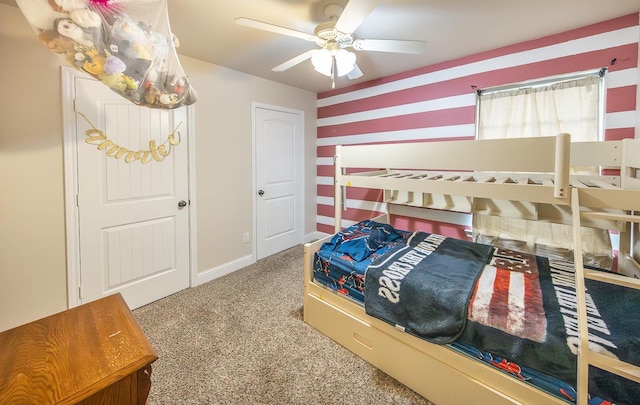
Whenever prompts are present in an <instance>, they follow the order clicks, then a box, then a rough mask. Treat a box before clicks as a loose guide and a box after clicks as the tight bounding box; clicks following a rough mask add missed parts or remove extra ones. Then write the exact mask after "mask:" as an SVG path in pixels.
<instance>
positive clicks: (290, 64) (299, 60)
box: [271, 49, 319, 72]
mask: <svg viewBox="0 0 640 405" xmlns="http://www.w3.org/2000/svg"><path fill="white" fill-rule="evenodd" d="M318 51H319V49H312V50H310V51H307V52H305V53H303V54H300V55H298V56H296V57H295V58H291V59H289V60H288V61H286V62H284V63H283V64H281V65H278V66H276V67H274V68H273V69H271V70H273V71H274V72H282V71H283V70H287V69H289V68H292V67H294V66H295V65H297V64H298V63H302V62H304V61H305V60H307V59H309V58H310V57H312V56H313V54H314V53H316V52H318Z"/></svg>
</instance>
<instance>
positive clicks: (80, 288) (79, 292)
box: [78, 286, 82, 302]
mask: <svg viewBox="0 0 640 405" xmlns="http://www.w3.org/2000/svg"><path fill="white" fill-rule="evenodd" d="M78 300H80V302H82V287H80V286H79V287H78Z"/></svg>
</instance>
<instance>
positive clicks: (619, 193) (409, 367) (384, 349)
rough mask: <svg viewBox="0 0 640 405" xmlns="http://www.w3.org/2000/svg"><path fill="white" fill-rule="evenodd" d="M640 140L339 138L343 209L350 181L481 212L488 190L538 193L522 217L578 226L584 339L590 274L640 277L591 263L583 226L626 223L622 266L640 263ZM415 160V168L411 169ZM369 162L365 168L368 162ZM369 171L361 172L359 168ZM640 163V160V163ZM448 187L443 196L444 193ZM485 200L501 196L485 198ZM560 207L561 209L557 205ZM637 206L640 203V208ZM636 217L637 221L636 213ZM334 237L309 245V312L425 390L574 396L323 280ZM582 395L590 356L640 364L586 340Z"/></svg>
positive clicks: (624, 369) (634, 282)
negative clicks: (418, 329)
mask: <svg viewBox="0 0 640 405" xmlns="http://www.w3.org/2000/svg"><path fill="white" fill-rule="evenodd" d="M571 166H601V167H613V168H620V171H621V173H620V176H570V174H569V173H570V167H571ZM637 168H640V140H625V141H611V142H588V143H574V144H571V143H570V136H569V135H567V134H560V135H558V136H556V137H542V138H522V139H507V140H482V141H450V142H423V143H404V144H392V145H361V146H337V147H336V153H335V199H334V205H335V219H336V228H335V231H336V232H338V231H339V230H340V229H341V228H342V226H341V225H342V210H343V206H344V204H343V190H346V188H347V187H364V188H372V189H382V190H385V200H386V201H385V202H386V203H387V207H388V211H387V213H386V214H384V215H381V216H380V217H377V218H376V220H378V221H381V222H388V221H389V220H390V214H389V211H390V210H391V208H390V207H391V205H390V204H392V203H400V204H403V205H405V206H407V205H408V206H416V207H421V208H419V209H418V210H419V211H425V210H424V209H423V208H437V209H450V210H453V211H467V212H472V210H473V206H474V203H475V202H479V201H484V199H490V200H496V199H497V200H500V201H504V200H506V201H518V202H524V203H526V204H529V206H528V207H529V208H527V209H525V210H524V211H526V213H525V214H523V217H526V218H527V219H533V220H537V221H553V222H563V223H569V224H572V225H573V229H574V232H573V238H574V240H573V243H574V246H577V247H578V248H576V249H575V258H574V260H575V263H576V268H577V270H576V278H577V280H576V281H577V288H578V305H579V307H580V308H579V313H580V322H579V326H580V330H581V347H587V346H588V344H587V334H586V330H587V329H586V303H585V291H584V278H583V277H590V278H595V279H599V280H603V281H607V282H614V283H617V284H622V285H625V286H628V287H632V288H640V283H639V282H638V281H639V280H638V279H633V278H630V277H624V276H612V277H605V276H606V274H604V273H602V272H590V271H587V270H584V269H583V267H582V250H581V248H580V247H581V245H582V241H581V235H580V232H579V229H580V227H581V226H590V227H600V228H603V229H617V230H619V231H620V240H621V242H620V250H621V253H620V264H619V265H620V266H622V267H624V268H627V269H630V270H629V272H630V273H634V272H635V273H636V274H640V272H638V269H640V266H638V262H637V256H636V258H635V259H634V258H633V255H632V252H631V249H632V247H633V244H634V242H635V241H636V240H637V235H638V231H637V228H635V227H637V224H638V222H640V215H636V213H635V212H638V211H640V179H637V178H636V170H637ZM409 169H411V170H409ZM362 170H366V171H364V172H363V171H362ZM356 171H358V172H356ZM638 172H639V173H640V170H638ZM443 196H444V197H443ZM480 205H482V206H483V207H485V208H486V207H487V206H490V205H491V204H488V205H487V204H480ZM548 207H556V209H548ZM634 211H635V212H634ZM629 222H630V223H634V224H635V225H634V226H635V227H634V226H628V225H627V223H629ZM330 237H331V236H328V237H326V238H323V239H321V240H318V241H316V242H313V243H308V244H306V245H305V247H304V255H305V258H304V260H305V269H304V281H305V282H304V285H305V293H304V320H305V322H307V323H308V324H309V325H311V326H313V327H315V328H316V329H318V330H319V331H320V332H322V333H324V334H325V335H327V336H329V337H331V338H332V339H333V340H335V341H336V342H337V343H339V344H341V345H342V346H344V347H346V348H347V349H349V350H350V351H352V352H353V353H355V354H357V355H358V356H360V357H362V358H363V359H364V360H366V361H368V362H369V363H371V364H372V365H374V366H375V367H377V368H379V369H380V370H382V371H384V372H385V373H387V374H389V375H390V376H392V377H393V378H395V379H397V380H398V381H400V382H401V383H403V384H405V385H406V386H408V387H409V388H411V389H413V390H414V391H416V392H417V393H419V394H420V395H422V396H424V397H425V398H427V399H429V400H430V401H432V402H435V403H436V404H437V405H443V404H469V403H476V404H485V403H486V404H566V402H564V401H562V400H559V399H557V398H555V397H553V396H551V395H549V394H547V393H545V392H543V391H541V390H539V389H536V388H535V387H533V386H531V385H529V384H526V383H524V382H521V381H519V380H517V379H516V378H513V377H512V376H509V375H506V374H505V373H503V372H501V371H499V370H496V369H494V368H491V367H489V366H487V365H486V364H483V363H481V362H480V361H477V360H475V359H472V358H470V357H468V356H465V355H462V354H459V353H458V352H456V351H454V350H453V349H451V348H449V347H447V346H439V345H435V344H431V343H429V342H427V341H424V340H422V339H419V338H416V337H414V336H411V335H409V334H406V333H404V332H401V331H399V330H397V329H395V328H393V327H392V326H391V325H389V324H387V323H385V322H383V321H380V320H378V319H375V318H373V317H370V316H368V315H366V314H365V311H364V307H363V306H362V305H360V304H358V303H355V302H354V301H352V300H350V299H347V298H345V297H343V296H340V295H338V294H336V293H334V292H333V291H330V290H329V289H327V288H325V287H323V286H321V285H320V284H317V283H315V282H314V280H313V258H314V253H315V252H316V251H317V250H318V249H319V248H320V246H321V245H322V243H324V242H326V241H327V240H328V239H329V238H330ZM578 364H579V366H578V400H577V402H578V403H579V404H580V405H583V404H586V401H587V393H586V392H587V391H586V390H587V387H586V385H587V384H586V381H587V372H588V364H593V365H596V366H598V367H600V368H603V369H605V370H608V371H612V372H614V373H616V374H620V375H622V376H624V377H626V378H629V379H632V380H634V381H636V382H640V368H638V367H635V366H631V365H628V364H625V363H621V362H617V361H612V360H611V359H610V358H607V357H604V356H602V355H598V354H597V353H594V352H591V351H585V350H582V351H581V353H580V355H579V360H578Z"/></svg>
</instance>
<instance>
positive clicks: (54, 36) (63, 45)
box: [38, 30, 76, 64]
mask: <svg viewBox="0 0 640 405" xmlns="http://www.w3.org/2000/svg"><path fill="white" fill-rule="evenodd" d="M38 39H40V42H42V43H43V44H44V45H45V46H46V47H47V48H49V50H50V51H52V52H55V53H63V54H65V55H66V56H67V57H66V59H67V62H69V63H71V64H73V61H74V55H75V53H76V52H75V45H76V43H75V42H73V41H72V40H70V39H69V38H67V37H63V36H62V35H60V34H59V33H58V31H55V30H46V31H42V32H41V33H39V34H38Z"/></svg>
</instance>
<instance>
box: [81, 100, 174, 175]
mask: <svg viewBox="0 0 640 405" xmlns="http://www.w3.org/2000/svg"><path fill="white" fill-rule="evenodd" d="M78 115H80V116H81V117H82V118H84V119H85V121H87V123H88V124H89V125H90V126H91V129H87V130H86V131H85V134H86V135H87V139H85V142H86V143H88V144H89V145H96V146H97V147H98V150H103V151H105V153H106V155H107V156H109V157H113V158H116V159H121V158H122V157H123V156H124V161H125V162H127V163H131V162H136V161H140V162H141V163H143V164H146V163H149V162H151V161H152V160H155V161H157V162H162V161H163V160H164V159H165V158H166V157H167V156H169V154H171V151H172V150H173V147H174V146H177V145H179V144H180V142H181V141H182V136H181V135H180V132H177V131H178V128H179V127H180V125H181V124H182V123H179V124H178V126H176V128H175V129H174V130H173V132H172V133H170V134H169V136H168V137H167V139H166V140H165V141H164V142H162V143H161V144H159V145H158V144H157V143H156V141H155V140H150V141H149V149H146V150H131V149H129V148H125V147H124V146H120V145H118V144H116V143H115V142H113V141H112V140H110V139H109V138H108V137H107V136H106V135H105V134H104V132H102V131H101V130H99V129H97V128H96V127H95V126H94V125H93V124H92V123H91V121H89V119H88V118H87V117H86V116H85V115H84V114H82V113H81V112H78Z"/></svg>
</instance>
